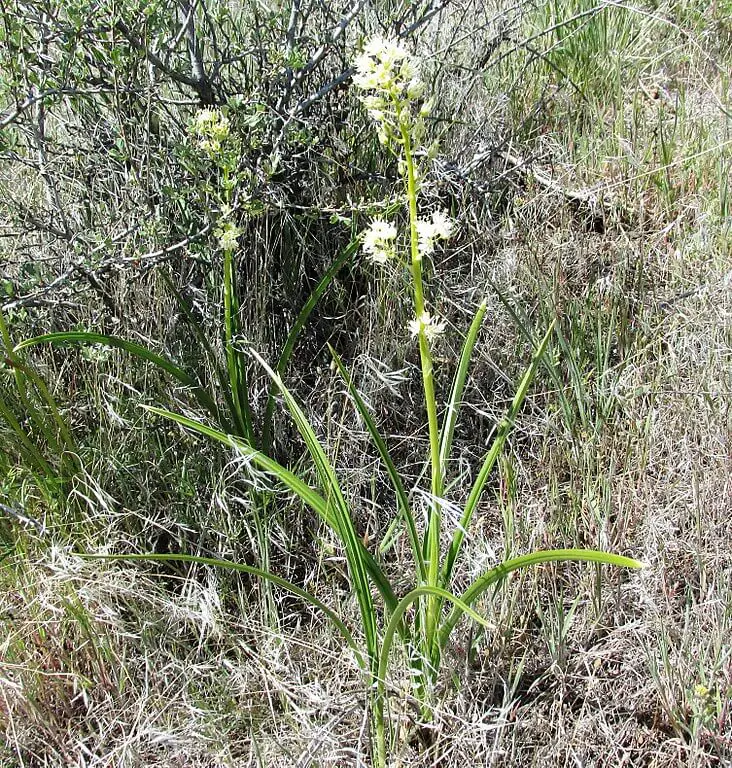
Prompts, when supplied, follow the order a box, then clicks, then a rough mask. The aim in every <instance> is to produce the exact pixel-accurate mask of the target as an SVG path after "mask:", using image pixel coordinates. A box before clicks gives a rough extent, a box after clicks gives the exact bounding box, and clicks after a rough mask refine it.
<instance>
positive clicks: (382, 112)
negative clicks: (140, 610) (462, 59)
mask: <svg viewBox="0 0 732 768" xmlns="http://www.w3.org/2000/svg"><path fill="white" fill-rule="evenodd" d="M354 83H355V85H356V86H357V87H358V88H359V89H360V92H361V93H362V100H363V103H364V105H365V107H366V110H367V112H368V114H369V117H370V118H371V119H372V120H373V121H374V122H375V124H376V128H377V130H378V134H379V138H380V140H381V143H382V144H383V145H384V147H385V149H386V150H387V151H389V152H392V153H394V154H395V155H396V157H397V158H398V161H399V167H400V169H401V172H402V174H403V179H404V203H405V206H406V209H407V221H408V228H407V230H406V231H405V232H404V233H401V232H400V231H399V228H398V227H397V225H396V223H395V222H391V221H386V220H383V219H376V220H374V221H372V222H371V224H370V226H369V227H368V228H367V230H366V231H365V232H364V233H363V235H362V247H363V251H364V253H365V254H366V256H367V257H368V258H370V259H371V260H372V261H373V262H375V263H377V264H385V263H389V262H391V263H393V264H394V265H395V267H396V268H403V269H405V270H406V271H407V273H408V275H409V278H410V280H409V282H410V286H411V296H410V300H411V302H412V306H413V319H412V320H411V322H410V323H409V327H408V329H405V330H404V333H405V334H407V333H410V334H411V335H412V336H413V337H414V339H415V342H416V344H417V345H418V347H419V356H420V364H421V383H422V389H423V393H424V409H425V418H426V421H427V428H428V433H429V455H428V457H427V462H428V465H429V474H430V488H429V492H428V493H426V494H425V493H421V494H420V493H414V492H413V491H414V490H415V489H409V488H407V487H406V486H405V483H404V481H403V479H402V476H401V475H400V473H399V471H398V469H397V467H396V465H395V464H394V462H393V460H392V458H391V455H390V453H389V449H388V447H387V444H386V441H385V439H384V438H383V437H382V435H381V434H380V433H379V430H378V428H377V426H376V423H375V421H374V419H373V417H372V415H371V413H370V412H369V409H368V407H367V406H366V404H365V402H364V400H363V398H362V397H361V396H360V394H359V392H358V390H357V389H356V387H355V386H354V383H353V381H352V380H351V378H350V376H349V374H348V371H347V370H346V368H345V366H344V364H343V363H342V361H341V360H340V358H339V357H338V355H337V354H336V352H335V351H334V350H331V351H332V354H333V359H334V362H335V365H336V366H337V368H338V370H339V372H340V375H341V376H342V377H343V379H344V381H345V383H346V385H347V388H348V390H349V393H350V395H351V397H352V399H353V402H354V405H355V407H356V409H357V410H358V413H359V414H360V416H361V419H362V420H363V423H364V424H365V426H366V429H367V430H368V432H369V435H370V437H371V439H372V441H373V443H374V446H375V448H376V450H377V451H378V453H379V456H380V458H381V461H382V462H383V466H384V470H385V472H386V474H387V475H388V477H389V480H390V482H391V486H392V489H393V492H394V499H395V508H394V519H393V522H392V524H391V525H390V527H389V531H388V532H387V534H385V535H386V536H392V535H396V533H397V532H398V530H399V529H400V528H401V529H402V530H403V531H404V532H405V534H406V537H407V539H408V541H409V545H410V549H411V561H410V562H409V563H400V564H399V568H398V569H397V570H398V571H399V576H400V582H401V580H402V578H403V574H404V572H405V571H407V569H408V568H410V567H411V568H413V577H412V583H413V585H414V586H413V588H412V589H411V590H410V591H409V592H408V593H407V594H406V595H404V596H403V597H401V598H399V597H397V592H396V587H395V584H394V583H392V582H391V581H390V579H389V576H388V574H387V572H386V571H385V570H384V568H382V564H381V563H380V562H379V561H378V559H377V557H376V556H374V555H373V554H372V553H371V552H370V551H369V550H368V549H367V548H366V546H365V545H364V541H363V537H362V536H361V535H360V533H359V531H358V530H357V528H356V526H355V524H354V521H353V516H352V514H351V510H350V508H349V504H348V501H347V496H346V493H345V492H344V488H343V487H342V486H341V484H340V481H339V477H338V474H337V472H336V469H335V468H334V466H333V465H332V463H331V461H330V459H329V457H328V452H327V450H326V448H325V446H324V445H323V444H322V443H321V442H320V441H319V439H318V437H317V435H316V433H315V430H314V429H313V427H312V426H311V424H310V422H309V421H308V419H307V417H306V415H305V414H304V412H303V410H302V409H301V407H300V406H299V404H298V403H297V402H296V400H295V398H294V397H293V396H292V394H291V393H290V391H289V390H288V388H287V387H286V385H285V384H284V382H283V381H282V378H281V375H280V372H279V371H278V370H277V369H276V368H272V367H271V366H270V365H268V363H267V362H265V360H263V359H262V357H261V356H260V355H259V354H258V353H256V352H255V351H252V350H250V351H249V354H251V356H252V357H253V358H254V359H255V360H256V361H257V362H258V363H259V364H260V365H261V366H262V367H263V368H264V369H265V370H266V371H267V373H268V375H269V376H270V378H271V380H272V383H273V387H274V389H275V391H278V392H279V393H280V395H281V397H282V398H283V400H284V402H285V404H286V406H287V408H288V410H289V412H290V415H291V416H292V418H293V420H294V422H295V424H296V426H297V429H298V431H299V433H300V435H301V436H302V438H303V440H304V442H305V445H306V447H307V450H308V453H309V456H310V459H311V461H312V466H313V468H314V470H315V473H316V476H317V479H318V487H313V486H311V485H310V484H309V483H308V482H306V481H305V480H304V479H303V478H302V477H300V476H298V475H297V474H295V473H294V472H292V471H290V470H289V469H288V468H286V467H285V466H283V465H281V464H279V463H277V462H276V461H275V460H274V459H272V458H271V457H270V456H269V455H268V454H267V452H265V451H264V450H259V449H257V447H256V446H255V445H254V444H253V443H252V442H251V441H250V440H247V439H245V437H244V436H242V435H235V434H230V433H227V432H226V431H225V430H222V429H219V428H216V427H213V426H210V425H209V424H207V423H204V422H203V421H200V420H196V419H192V418H189V417H186V416H182V415H180V414H177V413H173V412H172V411H169V410H162V409H160V408H151V409H150V410H151V411H153V412H154V413H157V414H159V415H161V416H164V417H166V418H168V419H171V420H173V421H175V422H177V423H179V424H181V425H183V426H184V427H186V428H188V429H190V430H193V431H195V432H197V433H199V434H201V435H205V436H207V437H209V438H212V439H214V440H217V441H219V442H221V443H224V444H225V445H228V446H231V447H233V448H235V449H236V450H237V451H238V452H239V453H240V454H242V455H243V456H244V457H246V458H247V459H248V460H249V462H251V464H253V465H254V466H255V467H256V468H258V469H259V470H263V471H264V472H266V473H268V474H270V475H272V476H274V477H275V478H276V479H277V480H278V481H279V482H280V483H281V484H282V485H283V486H285V487H286V488H287V489H289V490H290V491H291V492H293V493H294V494H295V495H296V496H297V497H298V498H299V499H300V500H301V501H302V503H303V504H305V505H306V506H308V507H309V508H310V509H312V510H313V511H314V512H315V513H316V514H317V515H318V516H319V517H320V518H321V520H322V521H323V523H324V524H325V525H327V526H328V527H329V528H331V529H332V531H333V532H334V533H335V535H336V536H337V537H338V539H339V541H340V544H341V546H342V548H343V553H344V556H345V559H346V561H347V565H348V575H349V578H350V581H351V585H352V591H353V594H354V595H355V598H356V601H357V603H358V609H359V616H360V626H359V627H358V631H354V630H353V628H351V627H349V626H348V625H347V622H346V620H345V619H344V618H343V614H341V613H340V612H339V611H337V610H336V609H334V608H332V607H329V606H327V605H325V604H324V603H323V602H322V601H320V600H318V599H317V598H315V597H314V596H312V595H310V594H308V593H307V592H305V591H304V590H302V589H301V588H300V587H298V586H296V585H294V584H291V583H289V582H286V581H284V580H283V579H281V578H279V577H278V576H276V575H275V574H273V573H271V572H270V571H268V570H266V569H265V568H256V567H254V566H248V565H243V564H239V563H233V562H230V561H225V560H216V559H211V558H203V557H197V556H190V555H175V554H174V555H127V556H120V557H119V559H127V560H132V559H151V560H181V561H187V562H195V563H202V564H207V565H213V566H220V567H224V568H229V569H234V570H239V571H244V572H247V573H250V574H255V575H257V576H258V577H260V578H262V579H265V580H267V581H269V582H271V583H274V584H277V585H279V586H280V587H281V588H284V589H286V590H289V591H290V592H292V593H294V594H297V595H299V596H300V597H301V598H302V599H304V600H307V601H308V602H310V603H311V604H313V605H315V606H316V607H317V608H318V609H319V610H322V611H323V612H324V613H325V614H326V615H327V616H328V617H329V619H330V620H331V621H332V622H333V624H334V626H335V627H336V628H337V630H338V631H339V632H340V633H341V635H342V636H343V638H344V639H345V641H346V643H347V644H348V645H349V646H350V648H351V649H352V651H353V653H354V656H355V659H356V660H357V662H358V664H359V666H360V667H361V669H362V670H363V674H364V676H365V681H366V684H367V690H368V692H369V702H370V707H371V715H372V716H371V722H372V728H373V736H374V751H375V763H376V764H377V765H378V766H382V767H383V766H385V765H386V763H387V758H388V755H389V753H390V749H389V746H390V743H389V738H390V737H391V738H392V739H394V738H396V735H395V734H394V733H389V729H388V728H387V722H388V717H387V692H386V691H387V688H386V682H387V674H388V671H389V660H390V655H391V653H392V651H393V650H395V648H394V646H395V645H396V646H398V647H400V648H401V649H402V651H403V653H404V657H405V658H406V660H407V665H408V669H409V679H410V681H411V688H412V693H413V695H414V696H415V697H416V698H417V699H418V700H419V702H420V703H421V708H422V716H423V717H424V718H426V719H429V718H430V716H431V712H432V705H433V701H432V696H433V690H434V685H435V682H436V681H437V678H438V675H439V672H440V665H441V660H442V656H443V652H444V650H445V648H446V646H447V645H448V643H449V642H450V638H451V635H452V633H453V631H454V630H455V628H456V626H457V625H458V622H459V620H460V618H461V617H462V616H463V615H465V614H467V615H468V616H469V617H471V618H472V619H474V620H476V621H479V622H481V623H483V624H485V625H486V626H487V624H486V622H485V621H484V620H483V619H482V618H481V617H480V616H479V615H478V614H477V613H476V612H475V610H474V608H473V607H472V606H473V605H474V604H475V602H476V601H477V600H478V598H479V597H481V595H483V594H484V593H486V592H487V591H488V590H489V589H490V588H491V587H494V586H497V585H499V584H502V583H505V579H506V577H507V576H508V575H509V574H510V573H511V572H512V571H515V570H517V569H521V568H525V567H528V566H532V565H537V564H541V563H547V562H552V561H586V562H595V563H605V564H609V565H616V566H623V567H628V568H637V567H640V565H641V564H640V563H639V562H638V561H636V560H633V559H630V558H627V557H622V556H620V555H615V554H611V553H608V552H601V551H596V550H577V549H560V550H547V551H539V552H533V553H530V554H525V555H521V556H519V557H515V558H512V559H510V560H507V561H505V562H503V563H500V564H497V565H496V566H495V567H493V568H491V569H490V570H488V571H486V572H485V573H484V574H483V575H482V576H480V577H479V578H477V579H476V580H475V581H474V582H473V583H472V584H471V585H470V586H469V587H468V588H467V589H466V590H464V591H462V592H461V593H460V594H456V593H455V592H454V591H453V589H452V587H453V582H454V575H455V569H456V565H457V564H458V562H459V558H460V554H461V550H462V545H463V542H464V539H465V536H466V535H467V534H468V532H469V530H470V526H471V522H472V519H473V516H474V514H475V511H476V509H477V507H478V504H479V501H480V499H481V496H482V493H483V490H484V488H485V486H486V483H487V481H488V478H489V476H490V474H491V471H492V469H493V467H494V465H495V464H496V461H497V459H498V458H499V456H500V454H501V452H502V450H503V448H504V446H505V443H506V440H507V438H508V435H509V433H510V431H511V428H512V425H513V423H514V420H515V418H516V416H517V414H518V412H519V410H520V409H521V407H522V404H523V402H524V399H525V398H526V395H527V392H528V390H529V387H530V385H531V382H532V380H533V378H534V375H535V373H536V370H537V367H538V365H539V364H540V361H541V359H542V356H543V355H544V353H545V350H546V348H547V346H548V344H549V340H550V336H551V334H552V332H553V328H549V330H548V332H547V333H546V335H545V336H544V338H543V339H542V340H541V341H540V343H538V344H537V345H536V351H535V354H534V357H533V360H532V361H531V364H530V365H529V367H528V369H527V371H526V373H525V374H524V376H523V378H522V379H521V381H520V383H519V385H518V388H517V390H516V392H515V395H514V397H513V400H512V402H511V405H510V407H509V408H508V410H507V412H506V414H505V416H504V418H503V419H502V420H501V422H500V423H499V425H498V426H497V428H496V430H495V433H494V435H493V440H492V443H491V446H490V449H489V450H488V452H487V454H486V455H485V457H484V459H483V461H482V464H481V466H480V467H479V468H477V469H478V471H477V474H476V476H475V481H474V483H473V485H472V488H471V490H470V493H469V495H468V498H467V500H466V501H465V503H464V505H463V506H462V512H461V514H460V519H459V521H458V523H457V524H455V523H454V522H452V517H448V516H447V515H445V514H443V513H444V511H445V509H446V505H447V503H448V501H449V500H448V499H446V498H445V497H446V492H445V489H446V481H447V479H448V478H447V474H448V472H447V470H448V466H449V465H448V460H449V457H450V454H451V448H452V442H453V435H454V432H455V427H456V423H457V420H458V417H459V412H460V404H461V400H462V396H463V391H464V387H465V382H466V379H467V375H468V368H469V365H470V362H471V357H472V354H473V349H474V346H475V342H476V338H477V335H478V331H479V328H480V325H481V322H482V320H483V317H484V315H485V313H486V304H485V302H484V303H483V304H481V306H480V307H479V308H478V311H477V312H476V315H475V318H474V319H473V322H472V324H471V326H470V328H469V329H468V332H467V334H466V337H465V341H464V344H463V348H462V352H461V355H460V359H459V362H458V366H457V370H456V373H455V376H454V380H453V383H452V388H451V391H450V395H449V398H448V402H447V404H446V408H445V409H444V411H443V414H444V415H443V417H442V419H441V420H440V416H439V412H438V405H437V399H436V394H435V385H434V372H433V371H434V359H433V354H432V350H433V346H434V344H435V343H436V342H437V340H438V338H439V336H440V334H441V333H443V332H444V329H445V325H444V322H442V321H441V320H440V319H439V318H438V317H437V315H436V313H435V311H434V309H433V306H432V303H430V302H429V301H428V297H427V296H426V295H425V284H424V281H423V264H424V262H425V260H427V259H429V258H430V256H431V255H432V253H433V252H434V250H435V248H436V247H437V246H438V243H439V242H440V241H444V240H447V239H449V237H450V236H451V234H452V232H453V229H454V225H453V223H452V221H451V220H450V219H449V217H448V216H447V214H446V213H444V212H442V211H433V212H431V213H429V214H428V213H427V212H426V211H423V210H420V205H419V202H420V195H419V191H420V190H419V188H420V169H419V168H418V167H417V161H416V158H417V150H420V155H423V154H424V153H423V152H422V151H421V150H423V149H424V147H423V146H422V145H423V142H424V135H425V130H424V119H425V117H426V115H427V114H428V113H429V110H430V102H429V101H424V95H425V94H424V91H425V87H424V84H423V81H422V80H421V78H420V75H419V71H418V67H417V64H416V62H415V60H414V59H413V58H412V57H411V56H410V55H409V54H408V52H407V51H406V50H405V49H404V48H403V47H401V45H400V44H399V43H398V42H396V41H394V40H386V39H381V38H377V39H375V40H372V41H371V42H369V43H368V44H367V45H366V47H365V48H364V50H363V52H362V53H361V55H360V56H359V57H358V59H357V60H356V75H355V77H354ZM225 237H226V232H223V233H222V235H221V239H222V240H225ZM224 252H226V249H224ZM232 311H233V309H232ZM229 373H230V374H231V369H230V370H229ZM425 498H426V499H427V501H426V502H422V501H420V500H423V499H425ZM415 500H416V501H415ZM451 503H454V502H451ZM423 504H424V507H425V508H422V505H423ZM423 519H424V524H421V520H423ZM412 606H414V610H413V611H410V612H409V613H408V609H409V608H410V607H412ZM382 616H383V620H381V618H380V617H382Z"/></svg>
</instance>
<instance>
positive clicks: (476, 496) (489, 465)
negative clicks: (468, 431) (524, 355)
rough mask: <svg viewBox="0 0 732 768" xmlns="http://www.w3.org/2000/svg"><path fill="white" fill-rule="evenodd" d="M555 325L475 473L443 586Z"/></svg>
mask: <svg viewBox="0 0 732 768" xmlns="http://www.w3.org/2000/svg"><path fill="white" fill-rule="evenodd" d="M554 325H555V324H554V322H553V323H552V324H551V325H550V326H549V330H548V331H547V332H546V334H545V335H544V338H543V339H542V340H541V343H540V344H539V346H538V348H537V350H536V352H535V354H534V357H533V359H532V361H531V364H530V365H529V367H528V369H527V370H526V373H525V374H524V376H523V378H522V379H521V382H520V384H519V386H518V388H517V389H516V393H515V395H514V397H513V401H512V402H511V405H510V407H509V409H508V411H507V413H506V415H505V416H504V417H503V419H502V420H501V423H500V424H499V425H498V429H497V430H496V436H495V437H494V438H493V443H492V445H491V447H490V449H489V451H488V453H487V454H486V456H485V458H484V459H483V465H482V466H481V468H480V472H479V473H478V477H477V478H476V480H475V483H474V484H473V488H472V489H471V491H470V495H469V496H468V500H467V502H466V504H465V508H464V510H463V514H462V517H461V518H460V522H459V523H458V526H457V528H456V529H455V533H454V534H453V538H452V542H451V543H450V549H449V550H448V553H447V557H446V558H445V564H444V566H443V570H442V579H441V581H442V583H443V584H449V583H450V579H451V577H452V570H453V568H454V566H455V560H456V559H457V557H458V554H459V552H460V547H461V546H462V543H463V539H464V538H465V532H466V531H467V529H468V526H469V525H470V521H471V520H472V518H473V514H474V513H475V510H476V508H477V506H478V502H479V501H480V497H481V496H482V494H483V490H484V488H485V485H486V483H487V482H488V477H489V476H490V473H491V471H492V470H493V467H494V465H495V463H496V460H497V459H498V457H499V456H500V455H501V452H502V451H503V447H504V445H505V443H506V440H507V439H508V436H509V434H510V433H511V430H512V429H513V425H514V422H515V420H516V416H517V415H518V412H519V410H520V409H521V406H522V405H523V403H524V400H525V399H526V395H527V394H528V392H529V387H530V386H531V382H532V381H533V380H534V376H535V375H536V370H537V368H538V366H539V363H540V361H541V359H542V357H543V356H544V353H545V351H546V348H547V345H548V344H549V339H550V338H551V336H552V333H553V332H554Z"/></svg>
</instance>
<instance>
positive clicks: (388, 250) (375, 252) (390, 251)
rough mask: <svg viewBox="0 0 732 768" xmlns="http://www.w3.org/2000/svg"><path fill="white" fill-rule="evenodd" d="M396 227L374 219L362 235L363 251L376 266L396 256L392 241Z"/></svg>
mask: <svg viewBox="0 0 732 768" xmlns="http://www.w3.org/2000/svg"><path fill="white" fill-rule="evenodd" d="M396 236H397V230H396V227H395V226H394V225H393V224H391V223H389V222H388V221H384V220H383V219H374V220H373V221H372V222H371V224H370V225H369V228H368V229H367V230H366V231H365V232H364V233H363V235H362V238H363V249H364V251H366V253H367V254H368V256H369V258H370V259H371V260H372V261H373V262H374V263H376V264H386V262H387V261H388V260H389V259H391V258H393V257H394V256H395V255H396V249H395V245H394V241H395V240H396Z"/></svg>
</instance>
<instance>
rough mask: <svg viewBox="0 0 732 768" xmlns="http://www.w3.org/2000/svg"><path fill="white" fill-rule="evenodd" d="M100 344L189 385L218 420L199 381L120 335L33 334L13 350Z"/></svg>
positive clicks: (194, 394) (211, 399) (215, 411)
mask: <svg viewBox="0 0 732 768" xmlns="http://www.w3.org/2000/svg"><path fill="white" fill-rule="evenodd" d="M69 343H72V344H101V345H103V346H106V347H115V348H117V349H121V350H122V351H124V352H127V353H128V354H130V355H133V356H134V357H137V358H139V359H141V360H147V361H148V362H150V363H152V364H153V365H154V366H155V367H156V368H159V369H160V370H161V371H164V372H165V373H167V374H169V375H170V376H172V377H173V378H174V379H176V380H177V381H179V382H180V383H181V384H183V386H185V387H189V388H190V390H191V392H192V394H193V396H194V397H195V398H196V400H197V401H198V404H199V405H200V406H201V407H202V408H204V409H205V410H207V411H208V412H209V413H210V414H211V416H213V418H214V419H215V420H216V421H218V420H219V410H218V407H217V405H216V403H215V401H214V400H213V398H212V397H211V395H210V394H209V393H208V392H206V390H204V389H203V388H202V387H201V386H200V384H199V383H198V381H197V380H196V379H195V378H194V377H193V376H190V375H189V374H188V373H186V371H184V370H183V369H182V368H180V367H179V366H177V365H176V364H175V363H173V362H172V361H171V360H169V359H168V358H166V357H163V356H162V355H158V354H156V353H155V352H153V351H152V350H149V349H148V348H147V347H143V346H142V345H141V344H136V343H135V342H133V341H128V340H127V339H122V338H120V337H119V336H108V335H106V334H102V333H92V332H89V331H61V332H59V333H45V334H43V335H41V336H34V337H32V338H30V339H25V340H23V341H21V342H20V344H17V345H16V347H15V351H19V350H21V349H28V348H29V347H34V346H37V345H39V344H69Z"/></svg>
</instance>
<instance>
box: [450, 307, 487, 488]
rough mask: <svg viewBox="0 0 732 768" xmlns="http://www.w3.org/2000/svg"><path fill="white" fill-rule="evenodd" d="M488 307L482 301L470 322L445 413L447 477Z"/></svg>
mask: <svg viewBox="0 0 732 768" xmlns="http://www.w3.org/2000/svg"><path fill="white" fill-rule="evenodd" d="M487 308H488V303H487V302H486V301H483V302H481V304H480V306H479V307H478V311H477V312H476V313H475V317H474V318H473V322H472V323H471V324H470V329H469V330H468V335H467V336H466V337H465V341H464V343H463V349H462V353H461V354H460V362H459V364H458V367H457V371H455V378H454V380H453V383H452V391H451V392H450V399H449V401H448V404H447V412H446V414H445V420H444V421H443V423H442V432H441V433H440V465H441V467H442V476H443V477H445V474H446V471H447V462H448V459H449V458H450V452H451V450H452V440H453V436H454V434H455V426H456V424H457V420H458V415H459V413H460V407H461V405H462V398H463V390H464V389H465V381H466V379H467V376H468V369H469V368H470V362H471V360H472V357H473V349H475V342H476V340H477V338H478V331H479V330H480V326H481V324H482V322H483V317H484V316H485V313H486V309H487Z"/></svg>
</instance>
